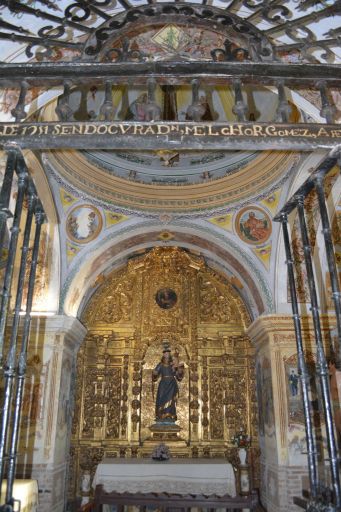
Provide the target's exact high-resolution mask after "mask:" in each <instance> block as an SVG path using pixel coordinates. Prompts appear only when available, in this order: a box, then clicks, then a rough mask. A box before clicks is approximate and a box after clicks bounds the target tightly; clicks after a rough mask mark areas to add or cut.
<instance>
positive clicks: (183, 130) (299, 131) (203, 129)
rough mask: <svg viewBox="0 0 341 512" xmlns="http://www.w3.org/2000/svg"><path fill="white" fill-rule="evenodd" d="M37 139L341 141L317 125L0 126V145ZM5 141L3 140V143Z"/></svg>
mask: <svg viewBox="0 0 341 512" xmlns="http://www.w3.org/2000/svg"><path fill="white" fill-rule="evenodd" d="M39 135H42V136H44V135H47V136H52V137H63V136H67V135H76V136H77V135H81V136H94V135H107V136H108V135H113V136H115V135H118V136H122V135H132V136H148V135H149V136H165V135H171V136H173V137H174V136H175V137H176V138H180V139H181V138H182V137H186V136H191V137H193V136H194V137H209V138H214V137H236V138H243V137H247V138H250V137H251V138H265V137H267V138H269V137H270V138H272V137H273V138H278V137H284V138H286V137H293V138H296V137H297V138H311V139H318V138H327V139H334V140H335V139H339V140H341V127H340V128H338V127H337V126H336V125H320V124H310V125H309V124H304V125H303V124H300V125H289V124H288V125H286V124H265V123H211V124H208V123H124V122H123V123H101V122H93V123H73V122H68V123H8V124H5V123H0V141H1V142H2V143H5V140H6V139H8V140H9V139H11V140H12V141H13V138H25V137H32V136H39ZM4 139H5V140H4Z"/></svg>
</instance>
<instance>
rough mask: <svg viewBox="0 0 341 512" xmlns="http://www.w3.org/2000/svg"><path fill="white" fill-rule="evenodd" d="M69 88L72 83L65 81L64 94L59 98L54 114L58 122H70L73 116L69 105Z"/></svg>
mask: <svg viewBox="0 0 341 512" xmlns="http://www.w3.org/2000/svg"><path fill="white" fill-rule="evenodd" d="M71 86H72V82H71V81H70V80H65V82H64V92H63V94H62V96H61V97H60V100H59V103H58V105H57V107H56V114H57V116H58V119H59V120H60V121H70V119H71V117H72V114H73V111H72V108H71V107H70V105H69V101H70V94H71Z"/></svg>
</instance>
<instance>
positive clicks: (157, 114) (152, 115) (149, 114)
mask: <svg viewBox="0 0 341 512" xmlns="http://www.w3.org/2000/svg"><path fill="white" fill-rule="evenodd" d="M147 90H148V92H147V97H148V100H147V104H146V106H145V112H146V120H147V121H159V120H160V118H161V109H160V107H159V105H158V104H157V103H156V101H155V90H156V80H155V78H148V80H147Z"/></svg>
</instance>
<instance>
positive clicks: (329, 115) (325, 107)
mask: <svg viewBox="0 0 341 512" xmlns="http://www.w3.org/2000/svg"><path fill="white" fill-rule="evenodd" d="M316 85H317V87H318V88H319V90H320V95H321V102H322V108H321V111H320V115H321V116H322V117H324V118H325V120H326V121H327V123H329V124H333V123H334V117H335V112H336V109H335V106H334V105H332V104H331V103H330V101H329V98H328V93H327V84H326V82H324V81H323V80H322V81H320V82H318V83H317V84H316Z"/></svg>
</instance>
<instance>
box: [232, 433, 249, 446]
mask: <svg viewBox="0 0 341 512" xmlns="http://www.w3.org/2000/svg"><path fill="white" fill-rule="evenodd" d="M231 442H232V444H234V445H235V446H238V448H249V447H250V446H251V437H250V436H248V435H247V434H246V433H245V432H244V430H243V429H240V430H239V432H236V433H235V434H234V436H233V437H232V439H231Z"/></svg>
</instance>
